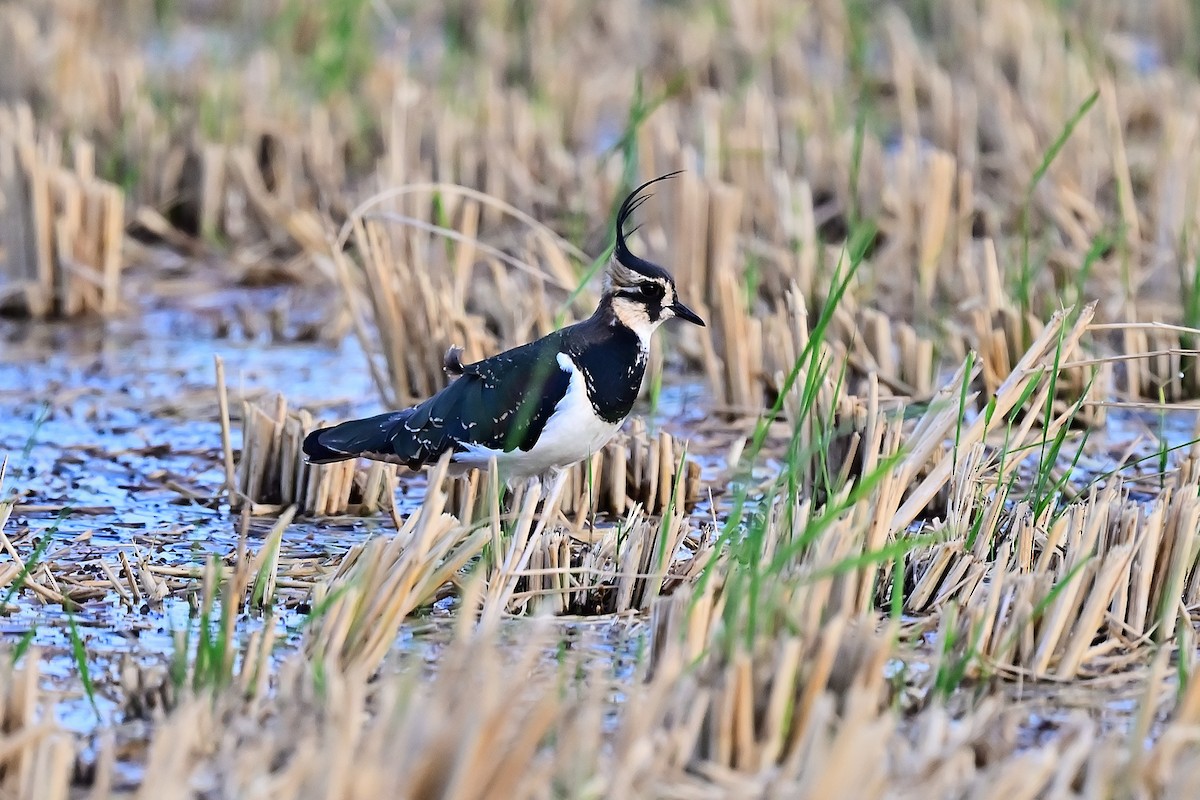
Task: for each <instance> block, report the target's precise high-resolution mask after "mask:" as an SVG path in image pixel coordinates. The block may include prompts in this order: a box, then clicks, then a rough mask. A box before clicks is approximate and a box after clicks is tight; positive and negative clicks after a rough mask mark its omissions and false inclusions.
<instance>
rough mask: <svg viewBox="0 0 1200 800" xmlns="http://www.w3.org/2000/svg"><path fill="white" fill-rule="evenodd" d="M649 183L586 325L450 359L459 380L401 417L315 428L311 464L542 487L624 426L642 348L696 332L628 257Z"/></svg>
mask: <svg viewBox="0 0 1200 800" xmlns="http://www.w3.org/2000/svg"><path fill="white" fill-rule="evenodd" d="M675 174H676V173H671V174H669V175H663V176H661V177H658V178H655V179H654V180H651V181H647V182H646V183H644V184H642V185H641V186H639V187H638V188H637V189H635V190H634V191H633V192H631V193H630V195H629V196H628V197H627V198H625V202H624V203H622V204H621V208H620V210H619V211H618V213H617V225H616V228H617V231H616V239H617V242H616V248H615V250H614V252H613V258H612V261H611V262H610V263H609V265H608V269H607V271H606V273H605V281H604V293H603V295H602V296H601V298H600V303H599V305H598V306H597V308H596V311H595V313H593V314H592V316H591V317H589V318H588V319H586V320H584V321H582V322H578V323H576V324H574V325H570V326H568V327H566V328H562V329H560V330H557V331H554V332H553V333H551V334H548V335H546V336H544V337H542V338H541V339H538V340H537V341H534V342H530V343H528V344H524V345H521V346H520V347H515V348H513V349H512V350H508V351H505V352H503V353H500V354H499V355H495V356H492V357H491V358H486V359H484V360H483V361H479V362H476V363H474V364H463V363H461V361H460V360H459V354H458V353H457V352H455V351H454V350H452V351H451V352H450V353H447V357H446V368H447V371H448V372H450V373H451V374H457V375H458V377H457V378H456V379H455V380H454V381H453V382H452V383H451V384H450V385H449V386H447V387H446V388H444V389H442V390H441V391H440V392H438V393H437V394H435V395H433V396H432V397H430V398H429V399H428V400H425V401H424V402H422V403H418V404H417V405H415V406H412V407H411V408H406V409H404V410H403V411H393V412H389V413H386V414H380V415H378V416H374V417H369V418H367V419H360V420H353V421H351V422H344V423H342V424H341V425H335V426H333V427H331V428H322V429H320V430H317V431H314V432H313V433H311V434H309V435H308V437H307V438H306V439H305V440H304V454H305V456H306V457H307V458H308V460H309V461H311V462H312V463H316V464H326V463H330V462H333V461H342V460H345V459H349V458H355V457H358V456H364V457H366V458H371V459H376V460H381V461H389V462H393V463H399V464H404V465H405V466H408V467H410V468H412V469H417V468H420V467H421V466H423V465H426V464H431V463H433V462H435V461H437V460H438V458H439V457H441V456H442V454H443V453H445V452H446V451H447V450H450V451H453V453H454V455H453V456H452V457H451V460H452V462H453V463H454V464H456V465H459V467H460V468H469V467H480V468H486V467H487V466H488V464H489V463H490V461H491V459H493V458H495V459H496V463H497V464H498V465H499V467H500V469H501V470H502V471H503V472H504V474H505V475H506V477H508V478H521V477H528V476H532V475H540V474H542V473H544V472H547V471H549V470H552V469H556V468H559V467H565V466H568V465H570V464H574V463H575V462H577V461H581V460H583V459H585V458H587V457H589V456H590V455H591V454H592V453H595V452H596V451H597V450H599V449H600V448H601V447H603V446H604V444H605V443H606V442H607V441H608V440H609V439H610V438H612V436H613V434H615V433H616V432H617V430H618V429H619V428H620V426H621V423H623V422H624V421H625V418H626V417H627V416H628V415H629V412H630V410H631V409H632V408H633V404H634V401H635V400H636V399H637V395H638V391H639V389H640V388H641V384H642V377H643V376H644V374H645V371H646V357H647V355H648V352H649V345H650V336H651V334H653V332H654V330H655V329H656V328H657V327H658V326H659V325H660V324H662V323H663V322H664V321H666V320H668V319H670V318H671V317H679V318H680V319H684V320H687V321H688V322H692V323H694V324H696V325H701V326H702V325H704V322H703V320H701V319H700V317H698V316H697V315H696V314H695V313H694V312H693V311H692V310H691V309H689V308H688V307H687V306H685V305H683V304H682V303H680V302H679V300H678V298H677V297H676V294H675V281H674V280H673V279H672V278H671V275H670V273H668V272H667V271H666V270H665V269H663V268H662V267H660V266H658V265H656V264H652V263H650V262H649V261H646V260H644V259H642V258H639V257H637V256H635V255H633V253H631V252H630V251H629V247H628V245H627V243H626V241H625V232H624V225H625V222H626V220H627V219H628V218H629V216H630V215H631V214H632V213H633V211H635V210H636V209H637V207H638V206H639V205H641V204H642V203H643V202H644V201H645V200H646V199H647V197H648V195H642V194H641V192H642V190H644V189H645V188H646V187H647V186H649V185H650V184H652V183H655V182H656V181H660V180H664V179H666V178H670V177H672V176H673V175H675Z"/></svg>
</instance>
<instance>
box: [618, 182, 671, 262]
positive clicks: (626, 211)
mask: <svg viewBox="0 0 1200 800" xmlns="http://www.w3.org/2000/svg"><path fill="white" fill-rule="evenodd" d="M681 172H683V170H675V171H674V172H668V173H667V174H666V175H659V176H658V177H657V178H651V179H650V180H648V181H646V182H645V183H643V184H642V185H641V186H639V187H637V188H636V189H634V190H633V191H632V192H630V193H629V196H628V197H626V198H625V202H623V203H621V208H620V210H619V211H617V246H616V249H615V251H614V252H615V255H616V257H617V261H618V262H619V263H620V264H621V266H623V267H627V268H628V269H631V270H633V271H634V272H639V273H641V274H642V275H645V276H646V277H648V278H655V277H662V276H665V275H667V271H666V270H664V269H663V268H662V267H660V266H658V265H657V264H652V263H651V262H649V261H647V260H646V259H644V258H640V257H638V256H635V255H634V254H633V253H631V252H629V245H628V244H627V243H626V241H625V221H626V220H627V219H629V217H630V215H631V214H633V212H634V211H637V209H638V206H640V205H641V204H642V203H644V202H646V201H647V200H649V199H650V198H651V197H653V196H654V195H649V194H648V195H643V194H642V190H643V189H645V188H646V187H647V186H649V185H651V184H653V183H658V182H659V181H665V180H667V179H668V178H674V177H675V176H676V175H678V174H679V173H681Z"/></svg>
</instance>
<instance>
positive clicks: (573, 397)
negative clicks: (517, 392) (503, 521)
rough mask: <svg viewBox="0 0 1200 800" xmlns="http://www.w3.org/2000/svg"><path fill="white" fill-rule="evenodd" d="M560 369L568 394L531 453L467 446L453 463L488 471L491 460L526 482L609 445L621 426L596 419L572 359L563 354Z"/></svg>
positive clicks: (586, 456) (509, 474) (580, 459)
mask: <svg viewBox="0 0 1200 800" xmlns="http://www.w3.org/2000/svg"><path fill="white" fill-rule="evenodd" d="M558 365H559V367H561V368H562V370H563V371H564V372H569V373H570V374H571V381H570V384H569V385H568V386H567V393H566V395H564V396H563V399H562V400H560V401H559V404H558V408H556V409H555V410H554V413H553V414H551V415H550V419H548V420H547V421H546V427H545V428H543V429H542V435H541V436H539V437H538V440H537V443H536V444H534V446H533V447H531V448H530V449H529V450H520V449H516V450H513V451H511V452H508V453H505V452H504V451H502V450H493V449H492V448H490V447H482V446H480V445H473V444H464V445H463V446H464V447H465V448H466V449H465V450H464V451H463V452H461V453H458V454H456V455H455V456H454V462H455V463H457V464H462V465H464V466H469V467H480V468H486V467H487V466H488V462H489V461H491V459H492V458H495V459H496V463H497V465H498V466H499V467H500V469H501V470H502V471H503V472H504V473H505V474H506V475H507V476H509V477H514V478H523V477H529V476H531V475H540V474H541V473H543V472H546V471H547V470H551V469H555V468H557V467H565V466H569V465H571V464H574V463H576V462H578V461H582V460H583V459H585V458H588V457H590V456H591V455H592V454H593V453H595V452H597V451H598V450H599V449H600V448H602V447H604V445H605V444H607V443H608V440H609V439H611V438H612V437H613V434H615V433H616V432H617V429H618V428H620V427H621V423H619V422H617V423H613V422H606V421H604V420H603V419H601V418H600V417H598V416H597V415H596V412H595V410H594V409H593V408H592V403H591V401H590V400H588V398H587V389H586V387H585V385H584V380H583V374H582V373H581V372H580V371H579V370H578V369H576V367H575V362H574V361H572V360H571V357H570V356H568V355H566V354H564V353H560V354H559V355H558Z"/></svg>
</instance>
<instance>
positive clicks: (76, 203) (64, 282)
mask: <svg viewBox="0 0 1200 800" xmlns="http://www.w3.org/2000/svg"><path fill="white" fill-rule="evenodd" d="M71 145H72V148H71V149H72V155H73V163H72V164H71V165H70V166H67V165H64V164H63V163H62V162H61V158H62V156H61V153H62V149H63V148H62V142H61V141H60V140H59V139H58V137H57V136H56V135H55V134H53V133H49V132H47V131H44V130H39V129H38V126H37V125H36V123H35V121H34V118H33V114H32V112H31V111H30V109H29V107H28V106H25V105H19V106H17V107H15V108H11V107H0V241H2V242H3V243H4V244H3V247H2V248H0V308H13V307H15V308H16V309H17V310H19V311H20V312H22V313H24V314H27V315H28V316H31V317H48V316H60V317H73V316H77V315H80V314H99V315H105V316H109V315H112V314H114V313H115V312H116V311H117V310H118V309H119V307H120V300H121V296H120V292H121V270H122V268H123V266H124V255H123V252H122V249H123V247H124V237H125V199H124V195H123V194H122V192H121V190H120V188H119V187H117V186H115V185H113V184H111V183H109V182H107V181H104V180H101V179H99V178H97V177H96V175H95V163H94V161H95V154H94V150H93V147H92V145H91V144H90V143H89V142H87V141H86V140H84V139H82V138H80V137H75V138H73V139H72V140H71Z"/></svg>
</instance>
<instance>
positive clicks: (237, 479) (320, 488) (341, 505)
mask: <svg viewBox="0 0 1200 800" xmlns="http://www.w3.org/2000/svg"><path fill="white" fill-rule="evenodd" d="M216 365H217V366H216V369H217V402H218V408H219V412H220V416H221V444H222V449H223V451H224V460H225V468H226V480H227V481H230V484H229V486H228V489H229V504H230V508H231V509H233V510H234V511H237V510H239V509H242V508H247V509H249V511H250V513H251V514H252V515H256V516H257V515H277V514H280V513H282V512H283V511H284V509H286V508H287V507H289V506H291V505H295V506H297V507H298V509H299V512H300V513H301V514H303V515H305V516H337V515H341V514H358V515H370V514H374V513H376V512H378V511H379V510H381V509H383V508H390V507H391V505H392V502H393V488H394V484H395V480H396V466H395V465H394V464H385V463H383V462H379V461H372V462H370V465H369V466H368V467H367V468H366V469H361V468H360V467H359V465H358V461H357V460H356V459H351V460H347V461H341V462H337V463H334V464H309V463H308V462H307V461H305V460H304V451H303V442H304V437H305V436H307V435H308V434H309V433H310V432H312V431H313V430H315V429H316V428H318V427H320V426H321V424H322V423H320V422H318V421H316V420H314V419H313V416H312V414H310V413H309V412H308V411H306V410H304V409H299V410H289V409H288V405H287V400H286V399H285V398H284V396H283V395H282V394H280V395H276V397H275V401H274V403H273V404H261V403H257V402H252V401H248V400H243V401H242V449H241V452H240V453H238V456H237V459H236V466H235V467H234V468H233V471H232V473H230V471H229V470H230V465H231V464H234V463H235V461H234V453H233V444H232V440H231V436H230V435H229V430H230V428H231V425H230V420H229V404H228V399H227V397H228V395H227V389H226V385H225V370H224V364H223V363H222V362H221V360H220V359H217V362H216Z"/></svg>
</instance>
